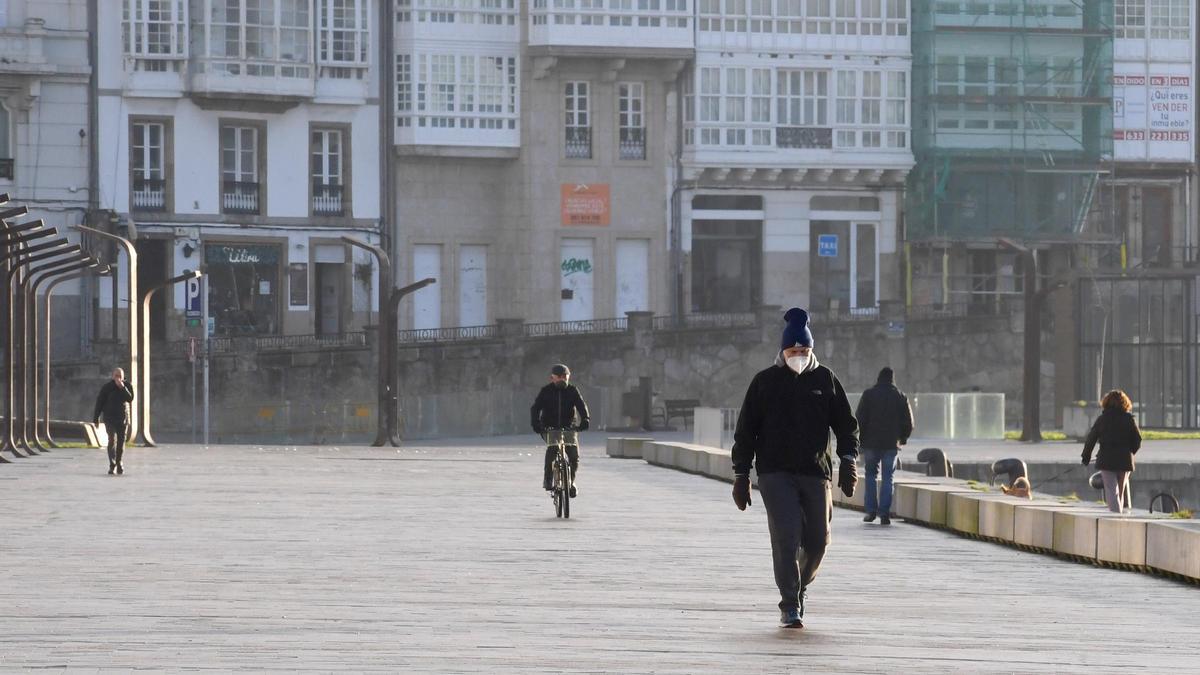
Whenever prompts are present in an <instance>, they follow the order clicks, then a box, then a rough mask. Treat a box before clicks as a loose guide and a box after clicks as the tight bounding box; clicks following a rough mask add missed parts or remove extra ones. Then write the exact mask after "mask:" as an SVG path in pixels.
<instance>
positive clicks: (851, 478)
mask: <svg viewBox="0 0 1200 675" xmlns="http://www.w3.org/2000/svg"><path fill="white" fill-rule="evenodd" d="M857 485H858V467H857V466H856V465H855V463H854V458H853V457H843V458H842V461H841V463H840V464H839V465H838V487H840V488H841V489H842V494H844V495H846V496H847V497H853V496H854V488H855V486H857Z"/></svg>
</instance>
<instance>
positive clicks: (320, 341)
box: [153, 333, 367, 356]
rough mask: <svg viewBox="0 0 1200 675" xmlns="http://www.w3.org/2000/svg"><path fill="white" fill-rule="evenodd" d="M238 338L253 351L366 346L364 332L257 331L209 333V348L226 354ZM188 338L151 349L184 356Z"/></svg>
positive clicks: (199, 344) (199, 346) (198, 343)
mask: <svg viewBox="0 0 1200 675" xmlns="http://www.w3.org/2000/svg"><path fill="white" fill-rule="evenodd" d="M239 340H247V341H250V342H251V343H252V344H253V349H254V351H260V352H272V351H305V350H313V349H317V350H324V349H365V348H366V346H367V334H366V333H332V334H327V335H260V336H257V337H247V338H231V337H211V338H209V339H208V349H209V351H210V352H211V353H213V354H227V353H230V352H233V351H235V345H236V344H238V342H237V341H239ZM188 342H190V341H189V340H173V341H171V342H164V343H161V344H156V345H154V347H153V349H154V351H160V350H161V351H162V352H165V353H167V354H171V355H174V356H186V355H187V353H188ZM196 350H197V352H200V351H203V350H204V341H203V340H200V339H197V340H196Z"/></svg>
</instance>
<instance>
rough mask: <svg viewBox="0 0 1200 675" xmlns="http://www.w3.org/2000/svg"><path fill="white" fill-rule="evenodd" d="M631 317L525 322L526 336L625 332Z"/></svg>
mask: <svg viewBox="0 0 1200 675" xmlns="http://www.w3.org/2000/svg"><path fill="white" fill-rule="evenodd" d="M627 330H629V319H624V318H622V319H588V320H585V321H553V322H550V323H527V324H525V337H549V336H552V335H574V334H577V333H624V332H625V331H627Z"/></svg>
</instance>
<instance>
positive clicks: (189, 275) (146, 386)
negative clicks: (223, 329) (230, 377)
mask: <svg viewBox="0 0 1200 675" xmlns="http://www.w3.org/2000/svg"><path fill="white" fill-rule="evenodd" d="M201 275H202V272H201V271H200V270H195V271H189V272H186V273H184V274H180V275H179V276H176V277H171V278H170V279H166V280H163V281H160V282H158V283H156V284H154V285H153V286H151V287H150V288H148V289H146V293H145V294H144V295H143V296H142V303H141V311H142V320H141V326H142V338H141V339H142V368H141V373H142V381H141V382H139V383H138V384H137V385H136V386H137V387H138V389H139V391H138V392H137V396H140V397H141V402H140V403H135V404H134V407H137V406H138V405H141V407H142V414H141V417H140V418H139V420H140V422H141V429H140V431H141V433H140V435H141V437H142V445H145V446H148V447H151V448H153V447H157V445H158V444H157V443H155V442H154V437H152V436H151V435H150V300H151V299H153V298H154V293H155V292H156V291H158V290H160V289H163V288H166V287H167V286H171V285H174V284H177V283H179V282H181V281H187V280H188V279H198V278H200V276H201ZM206 330H207V329H206ZM133 429H134V431H133V435H134V436H135V437H136V436H138V435H139V433H138V432H139V429H138V427H134V428H133Z"/></svg>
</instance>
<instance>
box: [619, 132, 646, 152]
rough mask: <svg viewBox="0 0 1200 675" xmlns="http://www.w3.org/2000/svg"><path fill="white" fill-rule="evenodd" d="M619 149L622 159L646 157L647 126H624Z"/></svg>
mask: <svg viewBox="0 0 1200 675" xmlns="http://www.w3.org/2000/svg"><path fill="white" fill-rule="evenodd" d="M618 150H619V153H618V156H619V157H620V158H621V159H646V128H645V127H637V128H629V127H625V128H622V129H621V139H620V141H619V147H618Z"/></svg>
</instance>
